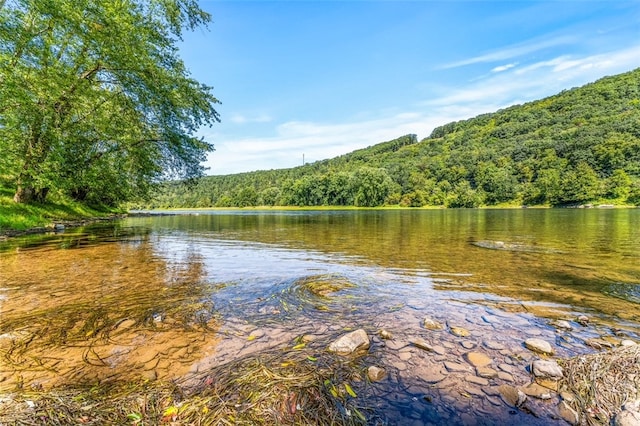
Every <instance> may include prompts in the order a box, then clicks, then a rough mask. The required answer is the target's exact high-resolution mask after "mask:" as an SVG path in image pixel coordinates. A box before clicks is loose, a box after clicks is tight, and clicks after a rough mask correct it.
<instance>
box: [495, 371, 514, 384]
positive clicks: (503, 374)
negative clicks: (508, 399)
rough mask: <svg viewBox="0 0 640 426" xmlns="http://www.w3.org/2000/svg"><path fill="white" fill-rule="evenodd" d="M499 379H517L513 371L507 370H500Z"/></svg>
mask: <svg viewBox="0 0 640 426" xmlns="http://www.w3.org/2000/svg"><path fill="white" fill-rule="evenodd" d="M498 379H500V380H504V381H505V382H515V381H516V379H514V378H513V375H512V374H511V373H507V372H506V371H499V372H498Z"/></svg>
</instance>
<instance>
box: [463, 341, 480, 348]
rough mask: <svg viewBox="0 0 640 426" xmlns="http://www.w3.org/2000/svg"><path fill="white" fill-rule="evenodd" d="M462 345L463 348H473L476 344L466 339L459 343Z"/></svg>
mask: <svg viewBox="0 0 640 426" xmlns="http://www.w3.org/2000/svg"><path fill="white" fill-rule="evenodd" d="M460 344H461V345H462V347H463V348H465V349H473V348H475V347H476V344H475V343H473V342H470V341H468V340H465V341H464V342H462V343H460Z"/></svg>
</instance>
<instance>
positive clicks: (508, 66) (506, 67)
mask: <svg viewBox="0 0 640 426" xmlns="http://www.w3.org/2000/svg"><path fill="white" fill-rule="evenodd" d="M516 66H518V63H517V62H512V63H510V64H506V65H500V66H498V67H495V68H493V69H492V70H491V72H494V73H495V72H504V71H507V70H510V69H511V68H513V67H516Z"/></svg>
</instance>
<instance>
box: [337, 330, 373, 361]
mask: <svg viewBox="0 0 640 426" xmlns="http://www.w3.org/2000/svg"><path fill="white" fill-rule="evenodd" d="M369 345H370V342H369V336H368V335H367V332H366V331H364V330H363V329H361V328H360V329H358V330H355V331H352V332H350V333H347V334H343V335H342V336H340V337H339V338H338V339H336V340H335V341H333V342H332V343H331V344H330V345H329V351H331V352H335V353H337V354H338V355H349V354H352V353H353V352H355V351H357V350H359V349H368V348H369Z"/></svg>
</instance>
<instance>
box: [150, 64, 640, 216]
mask: <svg viewBox="0 0 640 426" xmlns="http://www.w3.org/2000/svg"><path fill="white" fill-rule="evenodd" d="M185 185H187V183H185V182H170V183H168V184H166V185H164V186H163V187H162V188H161V190H160V191H158V192H157V193H156V194H155V196H154V197H153V199H152V200H151V202H149V203H147V204H145V205H144V206H145V207H156V208H168V207H246V206H262V205H263V206H274V205H277V206H322V205H333V206H367V207H369V206H382V205H400V206H412V207H420V206H425V205H432V206H446V207H478V206H485V205H486V206H490V205H501V204H524V205H551V206H563V205H577V204H585V203H590V202H610V203H616V204H636V205H637V204H640V69H636V70H634V71H631V72H628V73H624V74H620V75H616V76H612V77H605V78H603V79H600V80H598V81H597V82H594V83H591V84H587V85H585V86H583V87H579V88H575V89H571V90H566V91H563V92H561V93H559V94H557V95H554V96H550V97H548V98H545V99H542V100H539V101H534V102H529V103H526V104H523V105H515V106H512V107H509V108H506V109H503V110H499V111H497V112H495V113H490V114H483V115H480V116H477V117H475V118H471V119H468V120H462V121H457V122H452V123H448V124H445V125H443V126H441V127H438V128H436V129H434V130H433V132H432V133H431V135H430V136H429V137H427V138H425V139H424V140H422V141H418V140H417V137H416V136H415V135H406V136H402V137H400V138H398V139H395V140H393V141H389V142H384V143H381V144H377V145H374V146H372V147H369V148H365V149H361V150H358V151H354V152H352V153H349V154H346V155H343V156H340V157H336V158H333V159H329V160H324V161H318V162H315V163H312V164H307V165H304V166H300V167H296V168H291V169H281V170H267V171H256V172H250V173H241V174H234V175H226V176H208V177H204V178H202V179H200V180H199V181H197V182H196V183H195V184H194V183H193V182H191V183H190V184H189V185H188V186H187V187H186V189H185Z"/></svg>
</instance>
